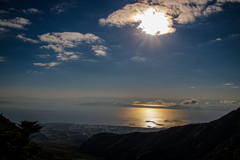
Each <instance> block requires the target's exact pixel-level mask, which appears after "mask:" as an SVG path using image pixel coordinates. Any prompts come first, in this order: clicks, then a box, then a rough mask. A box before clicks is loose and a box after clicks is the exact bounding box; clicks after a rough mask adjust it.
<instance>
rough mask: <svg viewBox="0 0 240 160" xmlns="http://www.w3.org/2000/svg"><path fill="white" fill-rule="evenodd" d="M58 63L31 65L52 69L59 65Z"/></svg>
mask: <svg viewBox="0 0 240 160" xmlns="http://www.w3.org/2000/svg"><path fill="white" fill-rule="evenodd" d="M59 64H60V63H59V62H49V63H33V65H34V66H42V67H54V66H57V65H59Z"/></svg>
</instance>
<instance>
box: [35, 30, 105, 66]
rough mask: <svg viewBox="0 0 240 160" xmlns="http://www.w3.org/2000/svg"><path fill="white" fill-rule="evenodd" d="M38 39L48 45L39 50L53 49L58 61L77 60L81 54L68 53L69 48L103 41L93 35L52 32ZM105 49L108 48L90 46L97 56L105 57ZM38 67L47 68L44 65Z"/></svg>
mask: <svg viewBox="0 0 240 160" xmlns="http://www.w3.org/2000/svg"><path fill="white" fill-rule="evenodd" d="M38 37H39V39H40V41H41V42H44V43H48V45H44V46H41V47H40V48H41V49H53V50H54V51H55V52H57V53H58V54H57V55H56V59H57V60H58V61H68V60H78V59H79V58H80V57H81V56H80V55H81V54H82V53H79V52H75V51H70V50H71V48H75V47H78V46H80V45H83V44H92V43H94V44H96V43H97V44H99V43H102V42H103V41H104V40H103V39H101V38H100V37H98V36H95V35H94V34H91V33H87V34H82V33H78V32H53V33H46V34H43V35H39V36H38ZM107 49H108V48H107V47H105V46H103V45H92V50H93V51H94V52H95V53H96V55H97V56H106V55H107V53H106V50H107ZM85 61H87V60H85ZM89 61H90V60H89ZM40 65H45V66H47V64H46V63H43V64H40Z"/></svg>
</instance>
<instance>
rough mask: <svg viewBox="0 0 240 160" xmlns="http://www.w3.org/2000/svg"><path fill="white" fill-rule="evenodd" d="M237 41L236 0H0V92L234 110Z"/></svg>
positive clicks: (238, 94)
mask: <svg viewBox="0 0 240 160" xmlns="http://www.w3.org/2000/svg"><path fill="white" fill-rule="evenodd" d="M239 44H240V0H213V1H212V0H115V1H112V0H102V1H99V0H68V1H64V0H51V1H49V0H48V1H47V0H41V1H36V0H1V1H0V77H1V78H0V96H1V99H2V100H4V97H32V98H74V97H122V98H124V97H136V98H135V99H134V101H133V102H132V103H133V104H134V105H137V104H139V103H142V102H139V99H141V98H151V99H154V100H156V101H149V102H147V101H146V102H144V103H148V104H156V105H171V106H172V105H175V104H181V105H188V104H198V102H199V101H201V99H209V100H217V103H218V104H226V105H228V104H240V88H239V87H240V74H239V73H240V72H239V69H240V63H239V60H240V54H239V53H240V45H239ZM137 98H139V99H137ZM163 99H171V101H168V102H165V101H160V100H163ZM173 99H182V101H181V102H179V103H176V102H174V100H173ZM157 100H158V101H157ZM204 103H205V104H209V103H210V101H206V102H204Z"/></svg>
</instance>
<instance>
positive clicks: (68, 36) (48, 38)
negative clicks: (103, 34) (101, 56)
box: [38, 32, 103, 48]
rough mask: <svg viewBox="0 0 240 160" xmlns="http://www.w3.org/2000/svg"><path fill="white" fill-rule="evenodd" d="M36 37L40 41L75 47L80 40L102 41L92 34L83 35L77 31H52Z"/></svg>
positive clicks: (89, 41)
mask: <svg viewBox="0 0 240 160" xmlns="http://www.w3.org/2000/svg"><path fill="white" fill-rule="evenodd" d="M38 37H39V39H40V40H41V41H42V42H47V43H51V44H59V45H62V46H63V47H68V48H72V47H76V46H77V45H79V44H81V43H82V42H86V43H94V42H102V41H103V40H102V39H101V38H100V37H98V36H95V35H94V34H91V33H87V34H85V35H84V34H81V33H78V32H53V33H46V34H43V35H40V36H38Z"/></svg>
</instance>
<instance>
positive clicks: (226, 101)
mask: <svg viewBox="0 0 240 160" xmlns="http://www.w3.org/2000/svg"><path fill="white" fill-rule="evenodd" d="M219 102H220V104H235V103H236V102H237V101H229V100H224V101H219Z"/></svg>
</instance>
